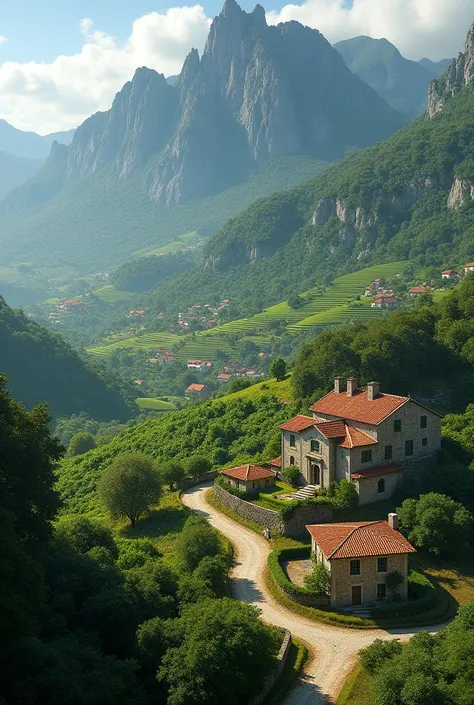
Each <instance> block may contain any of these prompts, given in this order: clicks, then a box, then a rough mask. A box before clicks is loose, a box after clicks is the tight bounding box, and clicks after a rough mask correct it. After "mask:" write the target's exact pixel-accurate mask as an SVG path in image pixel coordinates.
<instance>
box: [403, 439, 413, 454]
mask: <svg viewBox="0 0 474 705" xmlns="http://www.w3.org/2000/svg"><path fill="white" fill-rule="evenodd" d="M405 455H413V441H405Z"/></svg>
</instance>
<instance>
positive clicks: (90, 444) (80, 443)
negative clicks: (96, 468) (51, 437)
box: [67, 431, 97, 458]
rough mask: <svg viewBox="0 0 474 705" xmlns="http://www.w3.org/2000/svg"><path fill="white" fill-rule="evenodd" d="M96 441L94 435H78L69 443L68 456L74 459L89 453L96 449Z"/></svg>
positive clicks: (84, 433)
mask: <svg viewBox="0 0 474 705" xmlns="http://www.w3.org/2000/svg"><path fill="white" fill-rule="evenodd" d="M96 446H97V444H96V440H95V438H94V436H93V435H92V433H87V432H86V431H84V432H82V433H76V434H75V435H74V436H73V437H72V438H71V440H70V441H69V446H68V451H67V452H68V455H69V457H70V458H73V457H74V456H75V455H82V454H83V453H87V451H88V450H92V449H93V448H96Z"/></svg>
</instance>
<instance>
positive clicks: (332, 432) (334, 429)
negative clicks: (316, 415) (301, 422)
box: [314, 421, 346, 438]
mask: <svg viewBox="0 0 474 705" xmlns="http://www.w3.org/2000/svg"><path fill="white" fill-rule="evenodd" d="M314 425H315V426H316V428H317V429H318V431H321V433H322V434H323V436H325V438H344V436H345V435H346V427H345V424H344V421H321V422H318V423H315V424H314Z"/></svg>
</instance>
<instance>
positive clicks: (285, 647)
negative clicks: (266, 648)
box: [248, 630, 291, 705]
mask: <svg viewBox="0 0 474 705" xmlns="http://www.w3.org/2000/svg"><path fill="white" fill-rule="evenodd" d="M290 649H291V632H289V631H288V630H287V631H286V632H285V636H284V637H283V641H282V642H281V647H280V651H279V652H278V656H277V664H276V666H275V668H274V669H273V670H272V672H271V673H270V674H269V675H268V676H267V677H266V678H265V682H264V684H263V688H262V690H261V691H260V693H259V694H258V695H256V696H255V697H254V698H252V700H251V701H250V702H249V704H248V705H260V703H262V702H263V701H264V700H265V698H266V697H267V695H268V693H269V692H270V691H271V689H272V688H273V686H274V685H275V684H276V682H277V680H278V679H279V677H280V676H281V674H282V672H283V669H284V668H285V664H286V661H287V659H288V654H289V653H290Z"/></svg>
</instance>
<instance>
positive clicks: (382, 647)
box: [360, 639, 402, 675]
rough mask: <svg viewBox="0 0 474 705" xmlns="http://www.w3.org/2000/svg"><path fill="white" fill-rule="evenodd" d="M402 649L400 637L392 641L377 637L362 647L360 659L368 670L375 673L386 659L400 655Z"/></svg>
mask: <svg viewBox="0 0 474 705" xmlns="http://www.w3.org/2000/svg"><path fill="white" fill-rule="evenodd" d="M401 651H402V645H401V644H400V642H399V641H398V639H393V640H391V641H387V640H385V639H376V640H375V641H373V642H372V644H370V646H367V647H366V648H365V649H362V651H361V652H360V660H361V663H362V665H363V667H364V668H365V669H366V671H368V672H369V673H371V674H372V675H373V674H374V673H376V672H377V671H378V670H379V669H380V667H381V666H382V665H383V664H384V663H385V661H388V660H390V659H392V658H393V657H394V656H398V654H400V653H401Z"/></svg>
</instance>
